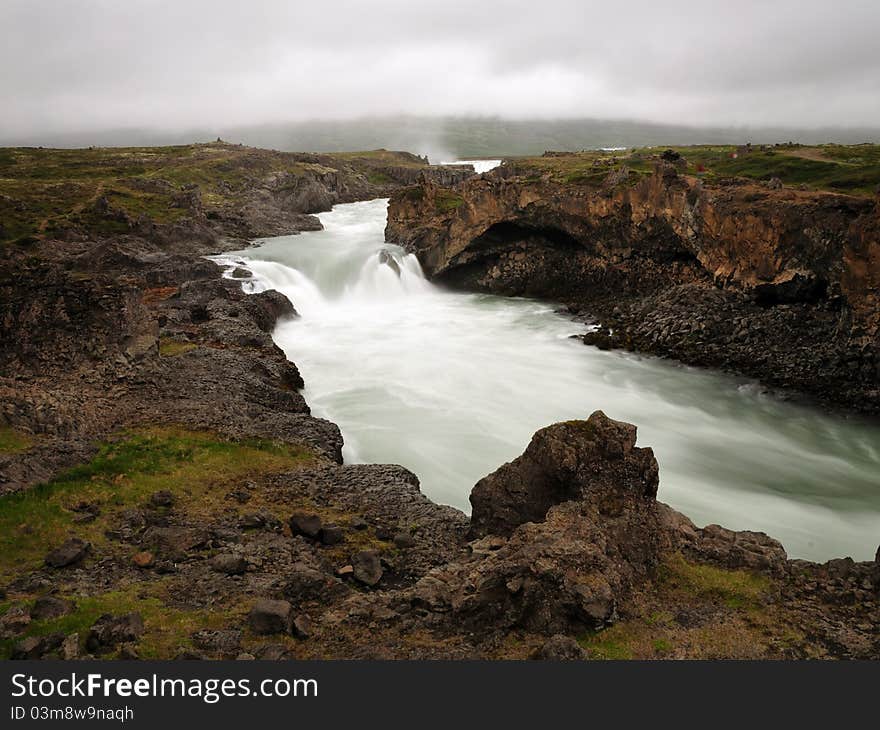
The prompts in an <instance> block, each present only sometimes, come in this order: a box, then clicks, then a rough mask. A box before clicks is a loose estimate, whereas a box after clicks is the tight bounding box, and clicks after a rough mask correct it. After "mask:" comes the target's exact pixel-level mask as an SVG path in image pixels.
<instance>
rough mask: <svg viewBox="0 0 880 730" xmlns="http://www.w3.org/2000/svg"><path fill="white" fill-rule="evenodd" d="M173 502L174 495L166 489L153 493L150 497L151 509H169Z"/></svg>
mask: <svg viewBox="0 0 880 730" xmlns="http://www.w3.org/2000/svg"><path fill="white" fill-rule="evenodd" d="M174 501H175V498H174V494H173V493H172V492H169V491H168V490H167V489H162V490H160V491H158V492H153V494H151V495H150V506H151V507H171V506H172V505H173V504H174Z"/></svg>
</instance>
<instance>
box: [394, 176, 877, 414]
mask: <svg viewBox="0 0 880 730" xmlns="http://www.w3.org/2000/svg"><path fill="white" fill-rule="evenodd" d="M615 162H616V164H615V165H613V166H603V165H598V166H596V168H595V169H596V172H593V173H591V174H589V175H580V176H572V175H568V176H560V175H557V174H554V173H553V172H552V171H550V172H548V171H547V168H546V166H544V167H535V166H533V165H531V164H530V163H529V162H528V161H516V162H510V163H507V164H505V165H504V166H502V167H500V168H497V169H496V170H494V171H492V172H490V173H486V174H484V175H481V176H479V177H475V178H472V179H470V180H468V181H465V182H464V183H462V184H460V185H458V186H454V187H440V186H437V185H433V184H423V185H419V186H415V187H411V188H408V189H404V190H401V191H399V192H397V193H396V194H395V195H394V196H393V197H392V199H391V203H390V206H389V215H388V226H387V229H386V238H387V240H389V241H393V242H396V243H400V244H401V245H403V246H404V247H405V248H407V249H408V250H409V251H411V252H413V253H415V254H417V255H418V257H419V260H420V261H421V263H422V265H423V267H424V268H425V271H426V273H427V274H428V275H429V276H430V277H432V278H434V279H435V280H437V281H440V282H445V283H448V284H450V285H453V286H457V287H463V288H467V289H474V290H480V291H488V292H493V293H498V294H504V295H528V296H535V297H545V298H549V299H554V300H556V301H560V302H563V303H565V304H567V305H569V307H570V308H571V310H572V311H574V312H575V313H577V314H580V315H582V316H583V317H584V318H586V319H587V320H588V321H591V322H594V323H596V324H597V325H598V328H597V331H596V332H593V333H591V334H590V335H588V336H587V337H586V338H585V339H586V341H587V342H588V343H589V344H596V345H599V346H601V347H621V348H626V349H632V350H636V351H643V352H650V353H654V354H658V355H664V356H669V357H673V358H676V359H679V360H681V361H683V362H685V363H689V364H697V365H706V366H711V367H719V368H723V369H726V370H730V371H734V372H739V373H742V374H745V375H748V376H752V377H757V378H760V379H761V380H762V381H763V382H765V383H767V384H768V385H772V386H781V387H785V388H789V389H792V390H794V391H802V392H806V393H810V394H811V395H814V396H818V397H820V398H822V399H824V400H825V401H826V402H827V403H829V404H834V405H836V406H844V407H848V408H854V409H859V410H864V411H867V412H870V413H877V412H878V411H880V388H878V381H880V306H878V305H880V302H878V299H877V296H878V295H877V292H878V290H880V289H878V287H880V198H877V197H874V198H870V197H856V196H849V195H840V194H836V193H831V192H825V191H815V190H801V189H794V188H788V187H783V186H781V185H780V184H779V182H778V180H774V181H772V183H762V182H759V181H755V180H747V179H742V178H735V179H721V180H716V181H714V182H711V183H710V182H706V181H704V180H702V179H700V178H699V177H696V176H694V175H690V174H686V170H685V171H682V170H681V168H682V167H685V168H686V165H684V166H682V165H678V166H677V165H676V164H674V163H672V162H667V161H663V160H660V161H657V162H656V163H655V168H654V169H653V171H652V172H650V173H646V172H636V171H633V170H629V169H628V168H627V166H626V165H625V164H621V163H620V161H619V160H617V161H615ZM551 170H552V168H551Z"/></svg>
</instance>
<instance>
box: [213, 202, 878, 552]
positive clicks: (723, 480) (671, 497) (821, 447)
mask: <svg viewBox="0 0 880 730" xmlns="http://www.w3.org/2000/svg"><path fill="white" fill-rule="evenodd" d="M386 203H387V201H385V200H374V201H369V202H363V203H352V204H348V205H339V206H337V207H336V208H334V209H333V211H332V212H330V213H327V214H324V215H322V216H321V221H322V222H323V224H324V228H325V229H324V230H323V231H319V232H314V233H302V234H300V235H297V236H284V237H280V238H272V239H266V240H263V241H259V242H257V245H256V246H255V247H253V248H249V249H247V250H245V251H241V252H238V253H236V254H231V255H228V256H224V257H218V259H220V260H221V261H222V262H224V263H226V264H228V266H229V269H228V271H227V275H228V276H232V272H233V269H234V267H244V268H245V269H247V270H249V271H251V272H252V273H253V278H251V279H246V280H244V281H243V286H244V287H245V288H246V289H247V290H250V291H256V290H261V289H268V288H272V289H278V290H279V291H281V292H283V293H284V294H285V295H286V296H287V297H289V298H290V300H291V301H292V302H293V304H294V306H295V307H296V309H297V311H298V312H299V314H300V315H301V316H300V317H299V318H297V319H294V320H290V321H283V322H280V323H279V325H278V327H277V329H276V331H275V333H274V336H275V340H276V342H277V343H278V344H279V346H280V347H282V348H283V349H284V351H285V352H286V353H287V355H288V357H289V358H290V359H291V360H293V361H294V362H296V364H297V365H298V367H299V369H300V371H301V372H302V375H303V378H304V379H305V382H306V390H305V392H304V395H305V397H306V400H307V401H308V403H309V405H310V406H311V407H312V410H313V412H314V413H315V415H318V416H321V417H324V418H328V419H330V420H331V421H334V422H335V423H337V424H338V425H339V427H340V428H341V430H342V433H343V436H344V438H345V449H344V452H343V455H344V457H345V460H346V461H347V462H349V463H351V462H390V463H397V464H403V465H404V466H406V467H408V468H409V469H411V470H412V471H414V472H415V473H416V474H417V475H418V476H419V478H420V480H421V484H422V490H423V491H424V492H425V493H426V494H427V495H428V496H430V497H431V498H432V499H434V500H435V501H438V502H444V503H448V504H452V505H454V506H456V507H459V508H462V509H465V510H467V509H468V507H469V505H468V495H469V493H470V490H471V488H472V486H473V484H474V483H475V482H476V481H477V480H478V479H479V478H480V477H482V476H484V475H485V474H487V473H489V472H490V471H492V470H494V469H495V468H497V467H498V466H499V465H500V464H502V463H503V462H505V461H509V460H510V459H512V458H514V457H516V456H517V455H518V454H520V453H522V451H523V449H524V448H525V446H526V444H527V443H528V441H529V438H530V437H531V435H532V433H533V432H534V431H535V430H537V429H539V428H541V427H543V426H546V425H549V424H551V423H554V422H556V421H561V420H568V419H574V418H586V417H587V416H588V415H589V414H590V413H591V412H592V411H594V410H596V409H602V410H604V411H605V412H606V413H607V414H608V415H609V416H611V417H612V418H617V419H622V420H626V421H630V422H632V423H635V424H637V425H638V427H639V444H640V445H643V446H644V445H649V446H652V447H654V450H655V452H656V455H657V459H658V461H659V463H660V495H659V497H660V499H661V500H663V501H666V502H668V503H669V504H671V505H673V506H674V507H676V508H677V509H680V510H682V511H683V512H684V513H685V514H687V515H688V516H689V517H690V518H691V519H693V520H694V521H695V522H696V523H697V524H705V523H709V522H717V523H720V524H723V525H725V526H726V527H730V528H733V529H752V530H763V531H765V532H767V533H769V534H770V535H772V536H774V537H776V538H777V539H780V540H781V541H782V542H783V544H784V545H785V547H786V549H787V550H788V552H789V554H790V555H792V556H796V557H804V558H810V559H814V560H827V559H829V558H831V557H838V556H845V555H850V556H852V557H853V558H855V559H862V560H864V559H870V558H873V555H874V551H875V550H876V548H877V543H878V541H880V428H878V427H877V426H876V425H871V424H867V423H864V422H862V421H859V420H856V419H844V418H837V417H832V416H828V415H825V414H823V413H821V412H820V411H818V410H815V409H809V408H806V407H801V406H796V405H793V404H789V403H785V402H781V401H779V400H776V399H774V398H771V397H768V396H766V395H763V394H762V393H761V391H760V389H759V388H757V387H756V386H755V385H754V384H751V383H748V382H745V381H743V380H740V379H736V378H733V377H727V376H724V375H719V374H716V373H711V372H707V371H703V370H698V369H693V368H687V367H682V366H678V365H675V364H674V363H670V362H666V361H662V360H657V359H653V358H644V357H638V356H635V355H632V354H627V353H622V352H602V351H599V350H597V349H595V348H591V347H586V346H584V345H583V344H582V343H581V342H580V341H578V340H573V339H570V335H572V334H575V333H578V332H581V331H583V325H581V324H578V323H576V322H574V321H572V320H571V319H570V318H569V317H566V316H563V315H561V314H558V313H556V312H555V311H554V308H553V306H552V305H550V304H547V303H543V302H537V301H531V300H524V299H509V298H501V297H494V296H486V295H477V294H467V293H459V292H452V291H447V290H445V289H442V288H440V287H438V286H435V285H434V284H432V283H430V282H428V281H426V280H425V278H424V277H423V275H422V273H421V269H420V267H419V264H418V262H417V260H416V259H415V257H413V256H411V255H407V254H406V253H405V252H404V251H403V250H402V249H400V248H399V247H397V246H393V245H389V244H386V243H384V241H383V229H384V225H385V212H386Z"/></svg>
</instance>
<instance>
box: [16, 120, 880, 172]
mask: <svg viewBox="0 0 880 730" xmlns="http://www.w3.org/2000/svg"><path fill="white" fill-rule="evenodd" d="M217 137H222V138H223V139H224V140H227V141H229V142H235V143H238V142H241V143H244V144H246V145H251V146H254V147H266V148H271V149H278V150H285V151H309V152H344V151H350V150H363V149H376V148H380V147H384V148H387V149H405V150H410V151H412V152H417V153H419V154H427V155H428V156H429V157H431V159H432V161H436V162H439V161H441V159H446V158H452V157H465V158H466V157H491V156H513V155H536V154H541V153H542V152H544V150H548V149H549V150H582V149H597V148H600V147H643V146H647V145H688V144H742V143H745V142H752V143H755V144H759V143H774V142H789V141H791V142H800V143H802V144H817V143H823V142H836V143H840V144H857V143H860V142H880V128H876V129H867V128H835V127H828V128H821V129H798V128H794V127H792V128H788V127H688V126H681V125H669V124H656V123H651V122H637V121H626V120H616V121H615V120H600V119H568V120H543V119H532V120H528V119H525V120H512V119H502V118H498V117H409V116H406V117H382V118H365V119H353V120H343V121H339V120H336V121H333V120H324V121H322V120H315V121H307V122H290V123H280V124H264V125H255V126H224V125H222V124H218V125H217V126H216V127H204V128H199V129H188V130H180V131H179V132H167V131H161V130H149V129H117V130H106V131H101V132H81V133H64V134H61V133H59V134H41V135H38V136H37V135H35V136H32V137H27V136H25V137H14V138H13V137H4V136H3V134H2V132H0V145H4V146H11V145H29V146H38V145H43V146H47V147H87V146H90V145H96V146H104V147H115V146H142V145H168V144H184V143H191V142H208V141H211V140H214V139H216V138H217Z"/></svg>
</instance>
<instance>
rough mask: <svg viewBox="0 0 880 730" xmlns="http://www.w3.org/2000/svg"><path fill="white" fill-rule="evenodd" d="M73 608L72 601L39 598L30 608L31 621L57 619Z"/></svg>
mask: <svg viewBox="0 0 880 730" xmlns="http://www.w3.org/2000/svg"><path fill="white" fill-rule="evenodd" d="M74 608H75V605H74V603H73V601H67V600H65V599H63V598H57V597H55V596H41V597H40V598H38V599H37V600H36V601H35V602H34V605H33V606H32V607H31V619H33V620H34V621H45V620H46V619H51V618H58V617H59V616H64V615H65V614H68V613H70V612H71V611H73V610H74Z"/></svg>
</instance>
